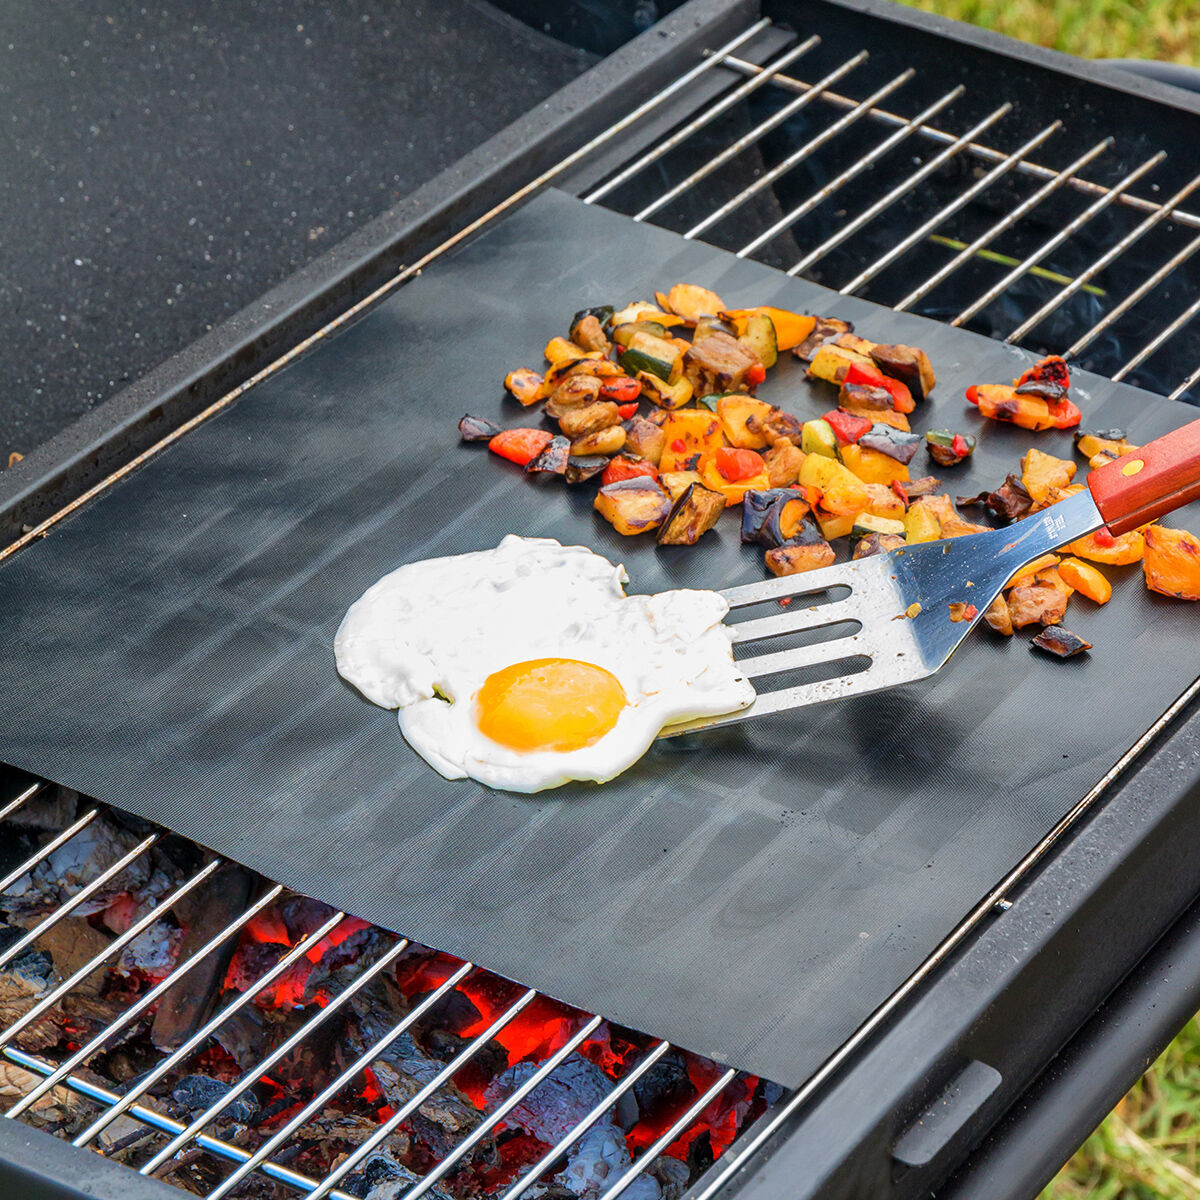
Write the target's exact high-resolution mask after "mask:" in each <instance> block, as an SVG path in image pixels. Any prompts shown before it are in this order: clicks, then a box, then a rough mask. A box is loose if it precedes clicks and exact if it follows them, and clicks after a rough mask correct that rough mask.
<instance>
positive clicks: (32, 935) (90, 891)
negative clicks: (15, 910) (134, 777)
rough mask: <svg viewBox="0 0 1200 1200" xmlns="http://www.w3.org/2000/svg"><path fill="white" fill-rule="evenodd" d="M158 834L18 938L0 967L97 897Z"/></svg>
mask: <svg viewBox="0 0 1200 1200" xmlns="http://www.w3.org/2000/svg"><path fill="white" fill-rule="evenodd" d="M158 838H159V835H158V834H157V833H152V834H150V836H149V837H146V838H143V839H142V840H141V841H140V842H138V844H137V845H136V846H134V848H133V849H132V850H130V851H129V852H128V853H126V854H125V855H123V856H122V857H121V858H119V859H117V861H116V862H115V863H113V864H112V866H111V867H109V868H108V869H107V870H105V871H103V872H102V873H101V874H100V875H98V876H97V877H96V878H95V879H93V880H92V882H91V883H89V884H87V885H86V886H85V887H81V888H80V889H79V891H77V892H76V893H75V895H73V896H72V897H71V898H70V899H69V900H68V901H67V902H66V903H65V904H63V905H60V906H59V907H58V908H56V909H55V910H54V912H52V913H51V914H50V915H49V916H48V917H47V918H46V919H45V920H44V921H42V922H40V923H39V924H37V925H35V926H34V927H33V928H32V929H30V930H29V931H28V932H27V933H26V934H25V935H24V937H21V938H18V939H17V941H15V942H14V943H13V944H12V945H11V946H9V948H8V949H7V950H5V951H4V953H3V954H0V967H4V966H6V965H7V964H8V963H10V962H12V960H13V959H14V958H16V957H17V955H18V954H20V953H21V951H22V950H24V949H25V947H26V946H29V945H31V944H32V943H34V942H36V941H37V940H38V938H40V937H41V936H42V934H44V933H46V932H47V931H48V930H50V929H52V928H53V927H54V926H55V925H57V924H58V922H59V921H61V920H62V919H63V917H65V916H68V915H69V914H70V913H72V912H74V911H75V909H77V908H78V907H79V906H80V905H81V904H82V903H83V902H84V901H85V900H86V899H87V898H88V897H89V896H93V895H95V893H96V892H98V891H99V890H100V889H101V888H102V887H103V886H104V885H105V884H106V883H107V882H108V881H109V880H110V879H112V878H113V876H114V875H120V873H121V872H122V871H123V870H125V868H126V867H127V866H129V864H130V863H132V862H133V861H134V860H135V859H138V858H141V856H142V855H143V854H144V853H145V852H146V851H147V850H149V849H150V847H151V846H153V845H154V843H155V842H157V841H158Z"/></svg>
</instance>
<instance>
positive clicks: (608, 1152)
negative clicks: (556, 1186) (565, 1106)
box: [560, 1119, 662, 1200]
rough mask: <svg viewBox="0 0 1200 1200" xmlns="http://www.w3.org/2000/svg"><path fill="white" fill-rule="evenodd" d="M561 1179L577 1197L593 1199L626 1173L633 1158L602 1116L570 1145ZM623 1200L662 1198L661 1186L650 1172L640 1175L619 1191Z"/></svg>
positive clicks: (620, 1137) (619, 1134)
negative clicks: (623, 1189)
mask: <svg viewBox="0 0 1200 1200" xmlns="http://www.w3.org/2000/svg"><path fill="white" fill-rule="evenodd" d="M568 1154H569V1162H568V1163H567V1168H566V1170H565V1171H563V1173H562V1176H561V1179H560V1182H562V1183H564V1184H565V1185H566V1186H567V1187H569V1188H570V1189H571V1191H573V1192H574V1193H575V1195H576V1196H578V1197H579V1200H596V1198H597V1197H599V1196H602V1195H603V1194H604V1193H605V1192H606V1191H607V1190H608V1189H609V1188H610V1187H612V1185H613V1184H614V1183H615V1182H616V1181H617V1180H618V1179H619V1178H620V1177H621V1176H622V1175H623V1174H624V1173H625V1171H626V1170H627V1169H628V1168H629V1165H630V1163H631V1162H632V1161H633V1160H632V1158H631V1157H630V1155H629V1147H628V1146H626V1145H625V1138H624V1136H623V1135H622V1134H621V1132H620V1130H618V1129H616V1128H615V1127H614V1126H613V1125H610V1124H608V1123H607V1122H606V1121H604V1120H603V1119H601V1121H600V1122H598V1123H597V1124H595V1125H593V1126H592V1127H591V1129H589V1130H588V1131H587V1133H585V1134H584V1135H583V1137H581V1138H580V1139H579V1141H578V1142H576V1143H575V1145H574V1146H572V1147H571V1149H570V1151H568ZM621 1195H622V1196H623V1197H625V1200H661V1197H662V1189H661V1188H660V1187H659V1186H658V1180H656V1179H655V1178H654V1177H653V1176H651V1175H639V1176H638V1177H637V1178H636V1179H634V1181H633V1182H632V1183H631V1184H630V1185H629V1187H628V1188H626V1189H625V1191H624V1192H622V1193H621Z"/></svg>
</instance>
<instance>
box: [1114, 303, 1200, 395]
mask: <svg viewBox="0 0 1200 1200" xmlns="http://www.w3.org/2000/svg"><path fill="white" fill-rule="evenodd" d="M1197 313H1200V297H1197V299H1195V300H1193V301H1192V303H1191V304H1189V305H1188V306H1187V308H1185V309H1184V310H1183V312H1181V313H1180V314H1179V316H1177V317H1176V318H1175V320H1173V321H1172V322H1171V323H1170V324H1169V325H1168V326H1166V328H1165V329H1160V330H1159V332H1158V335H1157V336H1156V337H1155V338H1153V339H1152V340H1151V341H1149V342H1147V343H1146V345H1144V346H1143V347H1142V348H1141V349H1140V350H1139V351H1138V352H1137V353H1136V354H1135V355H1134V356H1133V357H1132V358H1131V359H1130V360H1129V361H1128V362H1127V363H1126V364H1125V365H1124V366H1123V367H1122V368H1121V369H1120V370H1119V371H1116V372H1114V373H1113V376H1112V380H1113V382H1114V383H1119V382H1120V381H1121V380H1122V379H1124V378H1125V376H1126V375H1128V374H1129V372H1130V371H1133V370H1135V369H1136V368H1138V367H1140V366H1141V365H1142V363H1144V362H1145V361H1146V359H1148V358H1149V357H1150V356H1151V355H1152V354H1153V353H1154V352H1155V351H1156V350H1158V348H1159V347H1160V346H1162V345H1163V344H1164V343H1165V342H1166V341H1168V340H1169V339H1170V338H1172V337H1174V336H1175V334H1176V333H1178V332H1179V330H1181V329H1182V328H1183V327H1184V326H1185V325H1186V324H1187V323H1188V322H1189V321H1190V320H1192V318H1193V317H1194V316H1195V315H1196V314H1197Z"/></svg>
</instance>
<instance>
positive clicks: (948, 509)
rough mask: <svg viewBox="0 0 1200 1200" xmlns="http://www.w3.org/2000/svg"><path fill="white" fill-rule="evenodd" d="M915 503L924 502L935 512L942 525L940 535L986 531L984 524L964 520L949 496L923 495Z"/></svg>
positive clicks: (959, 535)
mask: <svg viewBox="0 0 1200 1200" xmlns="http://www.w3.org/2000/svg"><path fill="white" fill-rule="evenodd" d="M917 503H918V504H924V505H926V506H928V507H929V508H931V509H933V511H934V512H936V513H937V518H938V521H939V522H940V523H941V526H942V537H947V538H953V537H968V536H969V535H970V534H972V533H987V532H988V526H986V525H976V524H974V523H972V522H971V521H964V520H963V519H962V517H961V516H959V513H958V510H957V509H956V508H955V507H954V502H953V501H952V500H951V499H950V497H949V496H924V497H922V498H921V499H920V500H918V501H917Z"/></svg>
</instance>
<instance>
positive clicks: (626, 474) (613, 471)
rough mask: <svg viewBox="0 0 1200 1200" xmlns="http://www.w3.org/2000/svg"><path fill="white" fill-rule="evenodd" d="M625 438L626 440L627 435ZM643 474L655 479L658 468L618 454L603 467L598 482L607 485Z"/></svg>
mask: <svg viewBox="0 0 1200 1200" xmlns="http://www.w3.org/2000/svg"><path fill="white" fill-rule="evenodd" d="M626 440H627V441H628V435H627V439H626ZM643 475H644V476H645V477H646V478H647V479H657V478H658V469H657V468H656V467H655V466H654V464H653V463H648V462H644V461H642V460H641V459H637V458H629V457H628V456H627V455H624V454H618V455H617V456H616V457H615V458H611V459H609V461H608V466H607V467H605V468H604V474H603V475H601V476H600V482H601V483H602V484H604V485H605V486H607V485H608V484H610V483H616V482H617V481H618V480H621V479H637V478H639V477H640V476H643Z"/></svg>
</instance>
